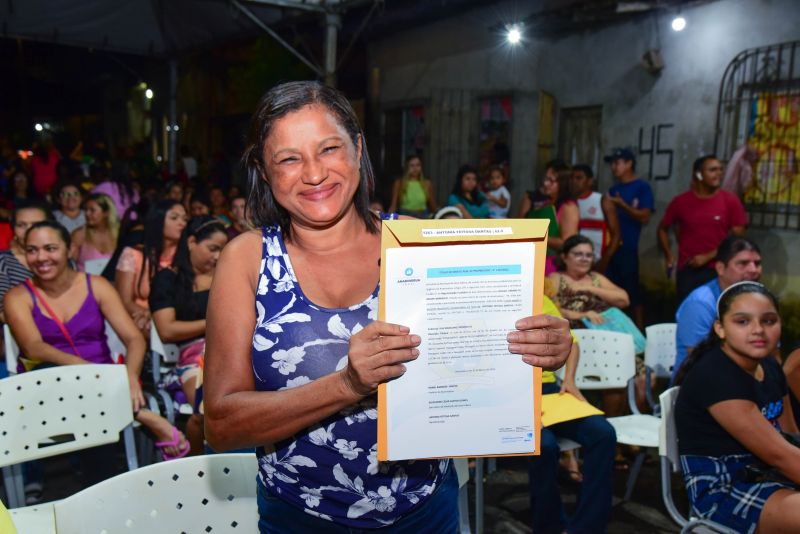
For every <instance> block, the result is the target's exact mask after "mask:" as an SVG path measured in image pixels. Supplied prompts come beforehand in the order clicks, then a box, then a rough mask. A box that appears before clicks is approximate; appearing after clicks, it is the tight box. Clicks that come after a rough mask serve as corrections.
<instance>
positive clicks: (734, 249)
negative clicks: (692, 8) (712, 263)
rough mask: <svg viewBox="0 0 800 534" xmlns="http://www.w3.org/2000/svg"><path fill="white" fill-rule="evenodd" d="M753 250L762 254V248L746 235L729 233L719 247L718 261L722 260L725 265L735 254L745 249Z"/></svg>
mask: <svg viewBox="0 0 800 534" xmlns="http://www.w3.org/2000/svg"><path fill="white" fill-rule="evenodd" d="M746 250H748V251H753V252H755V253H757V254H761V249H759V248H758V245H756V244H755V243H754V242H752V241H750V240H749V239H747V238H746V237H742V236H738V235H729V236H728V237H726V238H725V239H723V240H722V242H721V243H720V244H719V247H717V258H716V259H717V261H721V262H722V263H724V264H725V265H727V264H728V262H730V261H731V260H732V259H733V258H734V256H736V255H737V254H739V253H740V252H744V251H746Z"/></svg>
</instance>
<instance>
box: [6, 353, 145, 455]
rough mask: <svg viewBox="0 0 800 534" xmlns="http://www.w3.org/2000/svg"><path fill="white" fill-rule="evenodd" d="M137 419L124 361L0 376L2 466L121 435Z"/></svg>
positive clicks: (111, 440) (87, 446)
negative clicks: (119, 363) (134, 417)
mask: <svg viewBox="0 0 800 534" xmlns="http://www.w3.org/2000/svg"><path fill="white" fill-rule="evenodd" d="M132 422H133V411H132V410H131V399H130V387H129V385H128V372H127V371H126V369H125V366H123V365H110V364H106V365H99V364H87V365H64V366H61V367H51V368H48V369H42V370H40V371H30V372H27V373H22V374H18V375H15V376H10V377H8V378H5V379H3V380H0V467H4V466H7V465H14V464H17V463H20V462H26V461H28V460H36V459H38V458H46V457H49V456H55V455H57V454H63V453H66V452H72V451H76V450H81V449H86V448H89V447H94V446H97V445H102V444H105V443H113V442H115V441H118V440H119V433H120V432H121V431H122V430H123V429H124V428H125V427H126V426H128V425H129V424H131V423H132Z"/></svg>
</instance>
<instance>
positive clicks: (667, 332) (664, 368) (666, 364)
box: [644, 323, 678, 378]
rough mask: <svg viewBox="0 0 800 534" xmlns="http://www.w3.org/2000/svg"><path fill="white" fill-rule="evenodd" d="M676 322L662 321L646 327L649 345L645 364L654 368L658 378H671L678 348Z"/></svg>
mask: <svg viewBox="0 0 800 534" xmlns="http://www.w3.org/2000/svg"><path fill="white" fill-rule="evenodd" d="M677 329H678V325H677V324H676V323H660V324H654V325H650V326H648V327H647V328H645V336H646V337H647V345H646V346H645V349H644V364H645V365H646V366H647V367H649V368H650V369H652V370H653V372H654V373H655V375H656V377H657V378H670V377H671V376H672V368H673V366H674V365H675V356H676V355H677V354H678V349H677V345H676V341H675V335H676V332H677Z"/></svg>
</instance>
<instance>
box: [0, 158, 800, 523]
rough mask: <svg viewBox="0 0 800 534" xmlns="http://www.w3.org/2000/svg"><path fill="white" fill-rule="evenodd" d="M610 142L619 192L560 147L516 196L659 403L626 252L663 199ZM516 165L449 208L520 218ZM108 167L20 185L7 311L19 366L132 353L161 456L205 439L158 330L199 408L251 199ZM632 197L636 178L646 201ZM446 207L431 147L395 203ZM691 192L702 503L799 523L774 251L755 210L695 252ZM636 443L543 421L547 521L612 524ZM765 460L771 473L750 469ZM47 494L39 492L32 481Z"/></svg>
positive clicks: (706, 193)
mask: <svg viewBox="0 0 800 534" xmlns="http://www.w3.org/2000/svg"><path fill="white" fill-rule="evenodd" d="M609 158H610V159H608V158H607V160H608V161H609V162H610V163H611V164H612V170H613V172H614V174H615V176H616V177H617V178H618V179H619V180H620V184H618V186H619V187H618V189H617V190H613V188H612V191H610V192H609V194H605V195H604V194H600V193H597V192H595V191H593V172H592V169H591V168H590V167H588V166H585V165H576V166H574V167H570V166H568V165H566V164H565V163H564V162H561V161H552V162H549V163H548V164H547V168H546V171H545V174H544V176H543V179H542V180H541V183H540V184H538V187H537V188H535V189H533V190H531V191H528V192H527V193H526V194H525V196H524V198H523V199H522V201H521V205H520V206H519V208H518V209H517V210H516V211H515V212H514V213H516V214H518V216H519V217H522V218H540V219H547V220H549V221H550V226H549V235H548V242H547V245H548V249H547V255H548V257H547V267H546V274H547V282H546V298H545V312H546V313H550V314H552V315H559V316H563V317H564V318H566V319H567V320H569V321H570V326H571V328H572V329H580V328H589V329H606V330H613V331H617V332H622V333H625V334H630V335H632V336H633V339H634V343H635V346H636V353H637V380H636V391H637V401H638V402H639V403H640V404H641V406H644V405H645V404H646V403H645V402H644V398H645V387H646V386H645V380H644V373H645V370H644V364H643V361H642V358H641V356H642V354H643V352H644V342H645V339H644V336H643V334H642V332H641V330H642V328H643V326H644V325H643V322H642V320H641V316H639V315H637V313H636V306H637V305H639V304H641V298H640V296H639V295H638V259H637V260H636V265H635V266H632V265H631V264H630V257H631V256H630V255H629V253H630V252H631V250H633V251H634V252H635V254H634V256H635V257H638V256H637V255H638V248H637V247H638V237H639V233H638V232H639V230H640V229H641V226H642V225H644V224H647V221H648V220H649V217H650V215H651V214H652V212H653V211H654V210H653V208H652V198H648V196H647V191H646V189H647V188H649V186H647V188H644V186H642V185H641V184H638V183H637V182H639V180H638V179H635V178H634V176H633V174H632V169H635V158H633V156H632V154H631V152H630V151H627V150H618V151H615V152H614V153H613V154H612V155H611V156H609ZM717 164H719V161H718V160H717V159H716V158H715V157H713V156H709V157H705V158H700V160H698V162H696V163H695V166H694V168H693V170H694V171H695V176H697V177H698V178H696V180H695V179H694V177H693V180H692V182H691V183H692V186H691V187H692V188H691V190H690V193H691V194H692V195H695V196H696V197H697V198H694V197H692V199H693V200H691V201H692V202H705V201H709V202H711V201H713V199H715V198H716V197H715V194H716V193H717V192H718V189H719V186H718V184H717V185H716V186H715V185H714V180H713V179H714V176H715V173H716V174H718V168H717ZM701 177H702V178H701ZM22 178H25V176H24V174H23V175H22ZM22 178H20V180H19V182H20V183H21V182H22ZM17 181H18V180H16V178H15V181H14V183H17ZM506 182H507V168H506V167H504V166H495V167H491V168H489V169H486V170H485V172H481V171H479V170H478V169H476V168H473V167H471V166H468V165H464V166H462V167H461V168H460V169H459V170H458V173H457V176H456V179H455V182H454V185H453V188H452V191H451V193H450V194H449V196H448V199H447V203H446V204H447V205H446V207H444V208H442V209H441V210H440V211H439V213H437V215H436V217H437V218H438V217H442V218H444V217H460V218H486V217H493V218H504V217H507V216H508V214H509V210H510V209H511V196H510V194H509V192H508V189H507V188H506V185H505V184H506ZM95 183H96V184H97V185H94V186H93V188H92V189H91V193H85V191H87V189H85V188H84V184H83V183H82V181H81V179H80V178H78V179H64V180H61V181H59V182H57V183H56V184H54V185H53V188H52V190H51V191H50V196H51V198H52V200H53V202H54V204H53V205H50V204H48V203H46V202H45V201H43V200H37V198H35V197H34V196H33V195H31V196H30V197H29V198H23V197H22V196H21V195H22V194H23V187H22V186H19V188H18V189H19V192H20V194H19V195H15V197H14V198H15V201H14V203H13V205H11V206H9V207H8V209H9V211H10V223H11V228H12V231H13V237H12V239H11V242H10V243H9V247H8V250H6V251H2V252H0V275H2V276H1V277H0V321H2V322H3V323H6V324H8V325H9V326H10V329H11V332H12V333H13V336H14V338H15V339H16V341H17V343H18V345H19V347H20V350H21V355H22V356H21V358H20V363H19V367H18V372H28V371H33V370H35V369H37V368H42V367H46V366H56V365H71V364H80V363H101V364H113V363H120V361H122V362H124V365H125V366H126V368H127V370H128V373H129V378H130V386H131V391H130V396H131V405H132V410H133V412H134V415H135V418H136V420H137V421H139V422H140V423H141V424H142V426H143V427H144V428H145V429H146V431H147V432H149V433H150V434H151V435H152V437H153V439H154V441H155V442H156V444H157V445H158V446H159V448H160V449H161V452H162V454H163V457H164V459H172V458H178V457H181V456H184V455H186V454H187V453H189V451H190V449H191V451H192V452H193V453H194V452H200V451H203V450H207V449H206V448H205V447H204V444H203V431H202V422H198V421H202V420H201V419H200V417H201V416H200V415H199V413H198V412H197V411H196V414H197V415H195V416H194V417H193V419H191V420H190V423H189V425H190V426H187V428H186V434H187V435H188V436H189V439H187V437H186V436H184V433H183V432H181V430H179V429H177V428H175V427H174V426H172V425H171V424H170V423H169V422H168V421H167V420H166V419H164V418H163V417H161V416H160V415H158V414H156V413H153V412H151V411H149V410H148V409H147V408H146V403H145V398H144V394H143V391H142V387H141V381H140V379H141V377H142V368H143V363H144V359H145V353H146V351H147V347H148V343H149V342H150V340H151V338H152V337H155V336H157V337H158V338H160V340H161V341H162V342H164V343H171V344H175V345H177V346H178V350H179V357H178V362H177V366H176V368H175V372H174V374H173V375H172V376H171V379H172V380H173V381H174V384H175V387H176V389H178V390H180V391H181V393H182V394H183V396H184V397H185V400H186V401H187V402H188V403H189V404H190V405H191V406H195V408H196V409H197V406H196V404H198V405H199V404H200V402H201V400H202V389H200V390H198V387H201V384H202V366H203V355H204V350H205V333H206V311H207V307H208V299H209V290H210V287H211V283H212V280H213V277H214V272H215V267H216V264H217V261H218V259H219V256H220V253H221V251H222V249H223V247H225V246H226V244H227V243H228V241H229V240H231V239H233V238H235V237H236V236H237V235H238V234H240V233H243V232H247V231H248V230H250V229H251V225H250V224H249V223H248V220H247V217H246V214H245V198H244V197H243V196H242V195H241V194H240V193H239V191H238V190H237V189H236V188H231V189H232V191H229V192H226V191H225V190H224V189H223V188H221V187H218V186H213V187H211V188H210V189H208V191H207V192H206V191H205V190H203V189H202V188H199V187H196V186H195V185H193V184H192V183H185V182H181V181H171V182H167V183H166V185H165V186H164V187H163V188H162V190H160V191H152V190H151V191H148V192H146V193H145V192H139V191H137V190H136V189H135V188H134V187H133V184H132V182H131V179H130V176H126V175H124V174H120V173H118V172H111V173H109V172H107V170H103V171H98V172H97V173H96V176H95ZM645 185H646V184H645ZM615 187H617V186H615ZM715 187H716V188H715ZM634 188H635V192H631V191H633V190H634ZM631 195H633V196H636V195H638V196H636V197H635V199H634V200H635V202H634V201H632V198H634V197H633V196H631ZM650 195H651V196H652V193H650ZM18 197H19V198H18ZM680 202H686V201H685V200H681V201H680ZM714 202H716V201H714ZM725 202H728V203H729V199H728V200H726V201H725ZM377 204H378V206H380V202H377ZM727 205H728V204H726V206H727ZM632 206H633V207H632ZM53 208H55V209H54V210H53ZM438 208H439V205H438V203H437V202H436V198H435V194H434V189H433V186H432V182H431V181H430V180H428V179H427V178H425V176H424V174H423V170H422V160H421V158H420V157H418V156H412V157H410V158H409V159H408V160H407V162H406V168H405V173H404V176H403V177H402V178H400V179H398V180H397V181H396V182H395V183H394V186H393V188H392V198H391V203H390V210H391V211H398V212H399V213H402V214H408V215H412V216H416V217H429V216H432V215H433V214H434V213H436V211H437V209H438ZM679 208H680V206H677V207H675V206H672V204H671V207H670V209H669V210H668V213H669V215H668V216H666V215H665V219H664V220H662V222H661V226H660V227H659V240H660V243H661V245H662V250H664V252H665V256H666V259H667V264H668V265H667V268H668V271H667V272H668V275H669V274H670V273H671V270H672V268H673V266H674V265H673V263H674V262H673V261H672V259H671V250H670V243H669V234H668V230H669V228H670V227H672V226H673V225H677V226H678V229H679V232H678V237H679V243H678V246H679V250H680V251H681V252H680V258H681V261H683V262H684V263H683V265H678V266H677V269H678V273H679V274H680V276H681V278H680V280H681V284H680V285H681V288H680V289H681V291H682V292H685V295H686V296H685V299H683V300H682V302H681V303H680V306H679V308H678V309H677V313H676V315H675V318H676V321H675V322H676V323H677V339H676V341H677V357H676V361H675V365H674V370H673V376H672V379H671V382H672V383H673V384H676V385H680V387H681V389H680V393H679V395H678V400H677V404H676V410H675V411H676V420H677V430H678V437H679V449H680V454H681V462H682V467H683V472H684V477H685V482H686V486H687V489H688V492H689V498H690V502H691V505H692V509H693V511H694V513H695V514H696V515H698V516H700V517H703V518H708V519H711V520H714V521H717V522H719V523H722V524H725V525H728V526H729V527H731V528H733V529H735V530H736V531H739V532H754V531H756V530H758V531H761V532H772V531H782V529H783V530H786V531H791V530H793V529H798V528H800V512H798V510H800V507H799V506H796V504H797V503H798V502H800V494H798V492H797V488H798V484H800V450H798V449H797V448H796V447H794V446H792V445H791V444H790V443H789V441H787V440H785V439H784V438H783V437H782V436H781V434H780V432H788V433H797V432H798V426H797V423H796V419H795V417H796V416H797V414H798V413H800V405H799V404H798V402H797V399H798V398H800V348H798V349H795V350H794V351H792V350H790V351H781V350H780V348H779V344H778V341H779V339H780V332H781V318H780V315H779V309H778V300H777V298H776V297H775V296H774V295H773V294H772V293H771V292H770V291H769V290H768V289H767V288H766V287H764V286H763V285H761V284H760V283H758V281H759V279H760V277H761V270H762V267H761V254H760V250H759V247H758V245H757V244H756V243H754V242H753V241H751V240H750V239H749V238H747V237H744V235H743V233H744V227H743V225H742V224H741V222H742V221H741V217H739V216H738V215H737V216H735V217H734V216H732V217H731V218H730V220H729V225H728V226H729V227H728V228H727V230H725V231H723V230H720V229H717V230H716V232H715V233H714V234H713V236H712V237H709V238H708V239H709V240H710V241H708V242H703V243H700V244H697V243H692V246H694V247H695V248H694V249H692V250H695V251H696V254H692V253H687V252H686V251H685V246H686V245H685V243H683V244H682V242H681V239H685V234H686V232H688V231H690V230H691V225H692V224H697V223H696V221H691V220H684V219H681V217H682V215H681V213H684V212H682V211H680V209H679ZM736 213H737V214H738V212H736ZM726 220H727V219H726ZM630 236H635V240H634V242H633V243H632V242H631V241H632V239H633V238H631V237H630ZM623 243H624V245H623ZM625 247H627V248H625ZM631 247H633V248H631ZM626 258H627V259H626ZM615 262H616V263H615ZM634 267H635V269H634ZM631 273H635V277H634V278H633V279H632V276H633V275H632V274H631ZM106 322H107V323H108V324H110V327H111V328H112V329H113V330H114V332H116V334H117V336H118V337H119V338H120V340H121V342H122V345H123V346H124V354H123V355H122V357H123V358H122V360H120V359H119V356H120V355H117V354H113V353H112V351H111V350H110V349H109V345H108V343H107V338H106ZM782 352H783V354H784V355H786V357H785V358H782V357H781V353H782ZM579 359H580V347H579V345H578V343H577V342H575V343H574V344H573V349H572V352H571V353H570V356H569V359H568V361H567V364H566V369H565V373H564V378H563V380H562V381H561V383H560V384H559V383H558V380H557V379H556V376H555V374H554V373H552V372H545V373H544V375H543V393H544V394H549V393H561V394H564V393H567V394H571V395H573V396H575V397H576V398H577V399H578V400H580V401H584V402H586V399H585V398H584V397H583V395H582V394H581V392H580V390H579V389H578V388H577V387H576V385H575V374H576V369H577V367H578V365H579ZM783 362H785V363H783ZM654 385H655V384H654ZM665 385H666V384H661V386H665ZM602 404H603V406H602V407H603V409H604V411H605V414H606V415H607V416H617V415H623V414H624V413H626V410H627V409H628V407H627V403H626V396H625V392H624V391H616V390H612V391H606V392H604V395H603V397H602ZM558 438H569V439H570V440H573V441H575V442H577V443H579V444H580V445H581V457H582V462H580V463H579V462H578V460H577V458H576V457H575V455H574V454H572V453H566V454H561V453H559V448H558V442H557V439H558ZM190 441H191V443H190ZM634 452H635V451H634ZM630 453H631V451H627V450H624V449H621V448H619V447H618V446H617V444H616V435H615V433H614V428H613V427H612V426H611V425H610V424H609V423H608V421H607V420H606V418H605V417H604V416H601V415H595V416H590V417H584V418H580V419H576V420H572V421H567V422H563V423H559V424H555V425H552V426H550V427H547V428H545V429H543V433H542V438H541V455H540V456H537V457H532V458H530V459H529V460H528V466H529V473H530V501H531V514H532V518H533V519H532V524H533V530H534V532H563V531H569V532H603V531H605V528H606V525H607V523H608V521H609V518H610V515H611V496H612V493H613V491H612V490H613V486H612V482H613V475H614V470H615V468H616V469H620V470H624V469H626V468H627V460H626V458H625V454H630ZM560 466H561V467H563V468H564V469H565V471H566V474H567V475H568V476H569V478H570V479H571V480H572V481H573V482H574V483H576V484H580V485H581V491H580V493H579V497H578V501H577V504H576V507H575V509H574V513H573V514H572V516H571V517H567V516H566V515H565V514H564V512H563V510H562V507H561V499H560V492H559V488H558V484H559V476H558V475H559V468H560ZM759 466H760V467H763V470H764V471H766V472H768V475H767V476H750V475H751V473H750V471H751V470H752V469H754V468H756V467H759ZM85 470H91V469H89V468H88V467H87V468H86V469H85ZM770 473H771V475H770ZM757 474H758V473H757ZM101 475H102V476H107V473H103V474H101ZM26 483H29V484H30V485H31V487H35V486H36V484H37V483H38V484H41V472H40V470H38V471H37V469H35V468H31V469H27V470H26ZM39 488H41V486H40V485H39ZM31 497H32V498H31V501H35V498H36V495H33V494H32V495H31Z"/></svg>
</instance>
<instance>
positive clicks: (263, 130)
mask: <svg viewBox="0 0 800 534" xmlns="http://www.w3.org/2000/svg"><path fill="white" fill-rule="evenodd" d="M310 105H320V106H324V107H325V108H326V109H327V110H328V111H330V112H331V113H332V114H333V115H334V116H335V117H336V120H337V121H338V123H339V125H340V126H341V127H342V128H344V129H345V131H347V134H348V135H349V136H350V140H351V141H352V143H353V144H354V145H356V146H358V144H359V140H360V142H361V161H360V173H359V174H360V180H359V183H358V189H357V190H356V194H355V198H354V203H355V207H356V211H357V212H358V215H359V216H360V217H361V219H362V220H363V221H364V224H365V225H366V227H367V230H368V231H369V232H371V233H376V232H377V231H378V224H377V222H376V220H375V217H374V215H373V214H372V213H371V212H370V210H369V199H370V197H371V195H372V190H373V188H374V186H375V174H374V172H373V170H372V163H371V162H370V159H369V152H368V151H367V143H366V140H365V138H364V132H363V131H362V129H361V126H359V124H358V118H357V117H356V114H355V112H354V111H353V107H352V106H351V105H350V102H348V101H347V98H345V96H344V95H343V94H342V93H340V92H339V91H337V90H336V89H333V88H332V87H328V86H326V85H323V84H321V83H319V82H314V81H301V82H287V83H282V84H280V85H276V86H275V87H273V88H272V89H270V90H269V91H267V93H266V94H265V95H264V96H263V97H261V100H260V101H259V103H258V106H257V108H256V111H255V113H254V114H253V118H252V120H251V123H250V133H249V135H248V139H247V146H246V148H245V151H244V155H243V156H242V161H243V164H244V166H245V168H246V169H247V185H248V197H247V211H248V213H249V215H250V218H251V220H252V221H253V223H254V224H255V225H256V226H271V225H278V226H280V228H281V230H282V231H283V233H284V235H285V236H286V237H289V236H290V222H291V220H290V216H289V213H288V212H287V211H286V209H285V208H284V207H283V206H281V205H280V204H278V203H277V202H276V201H275V197H274V196H273V195H272V191H271V189H270V187H269V184H268V183H267V181H266V180H267V179H268V178H269V176H268V175H267V165H266V162H265V161H264V144H265V143H266V141H267V138H268V137H269V134H270V132H271V131H272V127H273V126H274V125H275V122H276V121H277V120H279V119H281V118H283V117H285V116H286V115H288V114H289V113H291V112H293V111H298V110H300V109H302V108H304V107H306V106H310Z"/></svg>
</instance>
